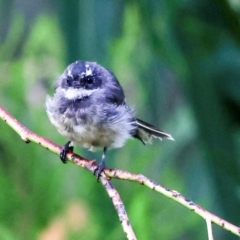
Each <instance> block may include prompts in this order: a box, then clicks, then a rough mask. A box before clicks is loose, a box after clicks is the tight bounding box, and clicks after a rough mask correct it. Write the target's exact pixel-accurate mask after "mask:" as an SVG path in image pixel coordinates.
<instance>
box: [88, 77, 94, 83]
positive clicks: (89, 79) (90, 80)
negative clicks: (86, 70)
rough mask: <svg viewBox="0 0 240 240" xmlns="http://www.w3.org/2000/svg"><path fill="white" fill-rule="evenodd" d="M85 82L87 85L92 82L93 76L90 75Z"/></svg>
mask: <svg viewBox="0 0 240 240" xmlns="http://www.w3.org/2000/svg"><path fill="white" fill-rule="evenodd" d="M87 84H89V85H91V84H93V78H92V77H88V78H87Z"/></svg>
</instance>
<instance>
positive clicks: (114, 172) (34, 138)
mask: <svg viewBox="0 0 240 240" xmlns="http://www.w3.org/2000/svg"><path fill="white" fill-rule="evenodd" d="M0 118H1V119H2V120H3V121H5V122H6V123H7V124H8V125H9V126H10V127H11V128H12V129H13V130H15V131H16V132H17V133H18V134H19V135H20V136H21V138H22V139H23V140H24V141H25V142H35V143H37V144H38V145H40V146H42V147H44V148H46V149H48V150H50V151H52V152H54V153H56V154H58V155H59V153H60V151H61V147H60V146H59V145H56V144H55V143H53V142H51V141H50V140H48V139H46V138H43V137H41V136H39V135H37V134H35V133H33V132H31V131H30V130H29V129H27V128H26V127H25V126H23V125H22V124H21V123H20V122H18V121H17V120H16V119H15V118H13V117H12V116H11V115H10V114H9V113H8V112H7V111H6V110H4V109H3V108H2V107H0ZM67 159H68V160H69V161H71V162H73V163H74V164H76V165H79V166H81V167H83V168H85V169H87V170H89V171H90V172H92V173H94V170H95V169H96V168H97V164H96V162H95V161H94V160H87V159H85V158H82V157H80V156H78V155H76V154H74V153H68V154H67ZM111 178H116V179H121V180H129V181H134V182H137V183H140V184H142V185H145V186H146V187H148V188H150V189H152V190H154V191H156V192H159V193H161V194H163V195H164V196H166V197H168V198H171V199H173V200H174V201H176V202H179V203H180V204H181V205H183V206H185V207H187V208H188V209H190V210H192V211H194V212H195V213H196V214H198V215H199V216H201V217H202V218H204V219H205V221H206V223H207V231H208V238H209V239H213V236H212V227H211V225H212V223H215V224H217V225H219V226H220V227H222V228H224V229H226V230H228V231H230V232H232V233H233V234H235V235H237V236H240V228H239V227H237V226H235V225H233V224H231V223H229V222H227V221H225V220H223V219H221V218H220V217H218V216H216V215H214V214H212V213H210V212H208V211H207V210H205V209H204V208H202V207H200V206H199V205H197V204H195V203H194V202H192V201H190V200H188V199H186V198H185V197H183V196H182V195H181V194H180V193H178V192H177V191H174V190H170V189H168V188H165V187H163V186H161V185H160V184H157V183H156V182H154V181H152V180H151V179H149V178H147V177H145V176H143V175H141V174H133V173H130V172H127V171H122V170H118V169H104V174H102V176H101V177H100V181H101V183H102V185H103V186H104V187H105V189H106V191H107V193H108V195H109V197H110V198H111V199H112V202H113V205H114V207H115V209H116V211H117V214H118V216H119V219H120V222H121V224H122V228H123V230H124V232H125V233H126V235H127V238H128V239H136V236H135V234H134V232H133V230H132V227H131V224H130V221H129V219H128V216H127V213H126V210H125V207H124V205H123V202H122V200H121V198H120V196H119V194H118V192H117V191H116V189H115V188H114V186H113V184H112V183H111V181H110V179H111Z"/></svg>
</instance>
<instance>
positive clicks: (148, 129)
mask: <svg viewBox="0 0 240 240" xmlns="http://www.w3.org/2000/svg"><path fill="white" fill-rule="evenodd" d="M136 121H137V126H138V129H137V132H136V134H135V135H134V137H136V138H138V139H139V140H141V141H142V142H143V143H144V144H147V143H151V142H152V138H153V137H154V138H159V139H160V140H162V138H167V139H169V140H173V141H174V139H173V137H172V136H171V135H170V134H168V133H165V132H163V131H161V130H159V129H157V128H155V127H154V126H153V125H151V124H149V123H146V122H144V121H142V120H140V119H136Z"/></svg>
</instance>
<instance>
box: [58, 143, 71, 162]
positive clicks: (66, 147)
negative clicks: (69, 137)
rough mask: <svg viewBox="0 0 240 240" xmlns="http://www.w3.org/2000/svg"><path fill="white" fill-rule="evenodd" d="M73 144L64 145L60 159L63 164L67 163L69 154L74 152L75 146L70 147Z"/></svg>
mask: <svg viewBox="0 0 240 240" xmlns="http://www.w3.org/2000/svg"><path fill="white" fill-rule="evenodd" d="M70 144H71V142H70V141H68V142H67V143H66V144H64V145H63V147H62V149H61V152H60V159H61V161H62V162H63V163H67V154H68V153H69V152H72V151H73V146H70Z"/></svg>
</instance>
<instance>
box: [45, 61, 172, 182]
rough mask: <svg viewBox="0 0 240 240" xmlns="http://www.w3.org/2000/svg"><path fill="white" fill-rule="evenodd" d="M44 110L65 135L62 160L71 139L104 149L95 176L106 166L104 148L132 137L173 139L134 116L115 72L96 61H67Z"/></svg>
mask: <svg viewBox="0 0 240 240" xmlns="http://www.w3.org/2000/svg"><path fill="white" fill-rule="evenodd" d="M46 111H47V115H48V117H49V119H50V121H51V123H52V124H53V125H54V126H55V127H56V128H57V130H58V131H59V132H60V134H62V135H63V136H64V137H66V138H67V139H68V142H67V143H66V144H65V145H64V146H63V148H62V150H61V153H60V158H61V160H62V162H63V163H66V162H67V160H66V154H67V153H68V152H69V151H73V146H72V143H75V144H77V145H80V146H83V147H84V148H88V149H89V150H91V151H94V150H96V149H97V148H102V149H103V155H102V160H101V162H100V164H99V166H98V169H96V171H95V174H96V176H97V178H99V176H100V175H101V172H102V171H103V169H104V168H105V156H106V152H107V149H109V148H119V147H122V146H123V145H124V143H125V141H126V140H127V139H129V138H131V137H134V138H137V139H139V140H140V141H141V142H142V143H143V144H147V143H151V140H152V138H153V137H155V138H159V139H162V138H164V137H166V138H168V139H170V140H173V138H172V136H171V135H170V134H168V133H165V132H163V131H161V130H159V129H157V128H155V127H154V126H152V125H150V124H148V123H146V122H144V121H142V120H140V119H137V118H136V117H135V115H134V112H133V110H132V109H131V108H130V107H129V106H128V105H127V104H126V100H125V96H124V92H123V89H122V87H121V85H120V84H119V82H118V80H117V79H116V77H115V76H114V74H113V73H112V72H111V71H109V70H107V69H106V68H104V67H102V66H100V65H98V64H97V63H95V62H84V61H76V62H74V63H72V64H70V65H69V66H68V67H67V69H66V70H65V71H64V73H63V74H62V75H61V76H60V78H59V79H58V80H57V82H56V89H55V93H54V96H53V97H52V98H51V97H49V96H48V97H47V100H46Z"/></svg>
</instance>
